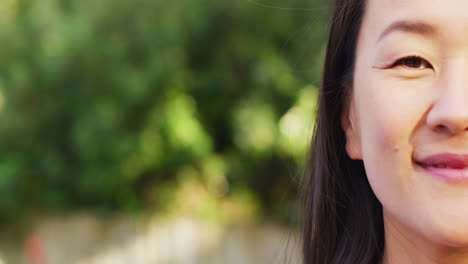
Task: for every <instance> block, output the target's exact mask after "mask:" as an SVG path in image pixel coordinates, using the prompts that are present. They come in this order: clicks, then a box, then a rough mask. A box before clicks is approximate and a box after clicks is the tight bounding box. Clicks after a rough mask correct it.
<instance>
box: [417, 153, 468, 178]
mask: <svg viewBox="0 0 468 264" xmlns="http://www.w3.org/2000/svg"><path fill="white" fill-rule="evenodd" d="M415 163H416V165H418V166H420V167H421V168H423V169H424V170H425V171H427V172H429V173H430V174H432V175H434V176H436V177H439V178H441V179H443V180H445V181H449V182H465V181H468V154H453V153H440V154H436V155H431V156H428V157H425V158H424V159H422V160H420V161H417V160H415ZM445 166H446V167H445Z"/></svg>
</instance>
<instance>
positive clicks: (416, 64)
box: [405, 58, 424, 68]
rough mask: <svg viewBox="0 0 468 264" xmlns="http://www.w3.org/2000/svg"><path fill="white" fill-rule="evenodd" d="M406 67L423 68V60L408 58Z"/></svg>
mask: <svg viewBox="0 0 468 264" xmlns="http://www.w3.org/2000/svg"><path fill="white" fill-rule="evenodd" d="M405 65H406V66H408V67H411V68H422V67H424V65H423V63H422V61H421V59H419V58H406V59H405Z"/></svg>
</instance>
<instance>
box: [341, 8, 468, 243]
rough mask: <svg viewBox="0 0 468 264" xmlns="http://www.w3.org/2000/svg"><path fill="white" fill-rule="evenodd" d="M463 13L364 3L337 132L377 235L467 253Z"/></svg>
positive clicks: (467, 59) (467, 92)
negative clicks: (378, 214)
mask: <svg viewBox="0 0 468 264" xmlns="http://www.w3.org/2000/svg"><path fill="white" fill-rule="evenodd" d="M467 10H468V1H461V0H431V1H424V0H368V1H367V6H366V13H365V16H364V20H363V24H362V26H361V30H360V33H359V37H358V43H357V50H356V61H355V72H354V80H353V87H352V95H351V103H350V107H349V109H348V110H349V111H348V112H347V113H344V115H343V119H342V126H343V128H344V130H345V132H346V137H347V145H346V150H347V152H348V154H349V156H350V157H351V158H353V159H362V160H363V161H364V166H365V169H366V173H367V177H368V179H369V182H370V184H371V186H372V189H373V191H374V193H375V194H376V196H377V198H378V199H379V201H380V202H381V203H382V206H383V208H384V219H385V220H384V221H385V229H386V235H388V234H387V232H389V230H394V231H395V232H396V233H398V234H399V236H400V239H408V240H412V241H426V242H428V241H429V242H431V243H436V244H438V245H445V246H448V247H463V246H468V12H467ZM465 167H467V168H465Z"/></svg>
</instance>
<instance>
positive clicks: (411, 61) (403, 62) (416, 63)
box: [392, 56, 433, 69]
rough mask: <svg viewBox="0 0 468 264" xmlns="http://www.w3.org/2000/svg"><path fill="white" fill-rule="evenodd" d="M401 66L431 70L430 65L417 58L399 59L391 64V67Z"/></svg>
mask: <svg viewBox="0 0 468 264" xmlns="http://www.w3.org/2000/svg"><path fill="white" fill-rule="evenodd" d="M397 66H403V67H407V68H411V69H426V68H428V69H433V67H432V65H431V64H430V63H429V62H428V61H427V60H425V59H423V58H421V57H418V56H409V57H405V58H401V59H399V60H397V61H396V62H394V63H393V65H392V68H393V67H397Z"/></svg>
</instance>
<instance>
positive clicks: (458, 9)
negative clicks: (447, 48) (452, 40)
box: [362, 0, 468, 37]
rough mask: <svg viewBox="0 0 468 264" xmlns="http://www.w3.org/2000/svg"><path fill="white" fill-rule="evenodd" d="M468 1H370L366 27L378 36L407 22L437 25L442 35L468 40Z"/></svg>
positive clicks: (368, 31) (365, 20) (365, 19)
mask: <svg viewBox="0 0 468 264" xmlns="http://www.w3.org/2000/svg"><path fill="white" fill-rule="evenodd" d="M467 10H468V1H466V0H367V6H366V12H365V16H364V22H363V25H362V26H363V27H365V28H366V32H367V33H370V34H372V35H374V37H378V34H380V33H381V32H382V30H384V29H385V27H387V26H388V25H390V24H391V23H393V22H395V21H401V20H407V21H418V22H424V23H427V24H430V25H432V26H434V28H436V29H438V32H439V33H447V34H449V35H451V36H464V37H465V36H466V37H468V12H467Z"/></svg>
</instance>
